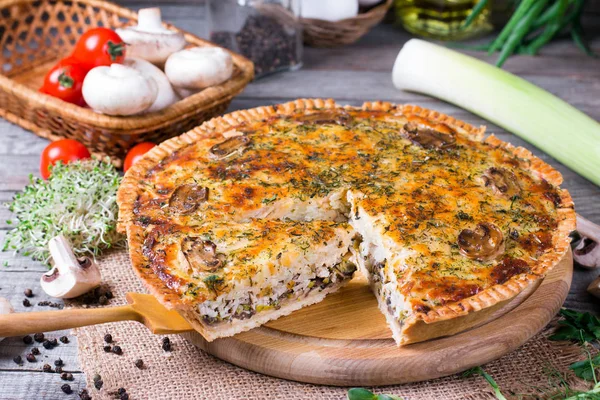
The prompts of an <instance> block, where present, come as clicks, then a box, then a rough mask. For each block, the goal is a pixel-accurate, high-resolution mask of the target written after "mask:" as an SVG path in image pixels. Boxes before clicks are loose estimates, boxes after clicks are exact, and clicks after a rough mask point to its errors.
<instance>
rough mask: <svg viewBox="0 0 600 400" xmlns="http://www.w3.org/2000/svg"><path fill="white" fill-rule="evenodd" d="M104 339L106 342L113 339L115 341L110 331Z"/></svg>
mask: <svg viewBox="0 0 600 400" xmlns="http://www.w3.org/2000/svg"><path fill="white" fill-rule="evenodd" d="M104 341H105V342H106V343H112V341H113V338H112V335H111V334H110V333H107V334H106V335H104Z"/></svg>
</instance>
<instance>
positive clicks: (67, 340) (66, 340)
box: [58, 336, 69, 344]
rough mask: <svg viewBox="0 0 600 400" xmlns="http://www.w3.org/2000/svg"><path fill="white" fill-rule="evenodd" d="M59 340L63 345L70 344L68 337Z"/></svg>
mask: <svg viewBox="0 0 600 400" xmlns="http://www.w3.org/2000/svg"><path fill="white" fill-rule="evenodd" d="M58 340H60V342H61V343H65V344H66V343H69V338H68V337H66V336H61V337H60V339H58Z"/></svg>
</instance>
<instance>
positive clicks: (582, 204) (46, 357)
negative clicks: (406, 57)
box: [0, 0, 600, 400]
mask: <svg viewBox="0 0 600 400" xmlns="http://www.w3.org/2000/svg"><path fill="white" fill-rule="evenodd" d="M126 5H127V6H131V5H130V4H126ZM143 5H144V4H140V3H138V2H136V3H135V4H134V5H133V8H139V7H140V6H143ZM162 9H163V16H164V18H165V20H168V21H170V22H172V23H173V24H174V25H176V26H178V27H180V28H182V29H185V30H189V31H192V32H198V33H202V31H203V27H202V24H201V19H202V16H203V10H202V9H201V7H200V6H198V5H196V4H195V3H194V2H193V1H192V0H190V1H189V3H187V2H186V1H184V2H180V3H178V4H176V5H175V4H172V3H167V2H165V6H164V7H162ZM587 18H588V19H589V20H590V21H591V22H590V23H589V24H588V26H589V29H588V30H589V37H590V38H592V39H593V40H592V43H591V44H592V48H593V49H594V50H595V51H596V52H600V9H598V11H596V13H594V11H592V12H591V13H590V15H589V16H588V17H587ZM0 25H1V22H0ZM409 38H410V36H409V35H408V34H407V33H405V32H403V31H401V30H399V29H397V28H394V27H392V26H390V25H382V26H379V27H377V28H375V29H374V30H373V31H371V32H370V33H369V34H368V35H367V36H365V37H364V38H363V39H361V40H360V41H359V42H357V43H356V44H353V45H350V46H346V47H342V48H337V49H335V50H330V49H312V48H306V49H305V55H304V67H303V69H301V70H299V71H295V72H283V73H280V74H276V75H272V76H268V77H265V78H263V79H261V80H259V81H256V82H254V83H252V84H250V85H249V86H248V88H247V89H246V90H245V92H244V93H242V94H241V95H240V96H238V97H236V98H235V99H234V100H233V102H232V103H231V106H230V108H229V110H230V111H231V110H236V109H245V108H251V107H256V106H259V105H266V104H274V103H282V102H285V101H288V100H292V99H296V98H305V97H320V98H329V97H331V98H334V99H336V100H337V101H338V102H339V103H342V104H344V103H348V104H355V105H358V104H362V102H363V101H368V100H375V99H377V100H385V101H391V102H394V103H412V104H418V105H422V106H425V107H428V108H431V109H434V110H437V111H440V112H443V113H446V114H448V115H451V116H454V117H457V118H460V119H462V120H465V121H467V122H469V123H471V124H473V125H476V126H477V125H487V126H488V132H493V133H494V134H496V135H497V136H498V137H499V138H500V139H502V140H504V141H507V142H510V143H512V144H514V145H521V146H524V147H526V148H528V149H530V150H532V151H533V153H534V154H535V155H537V156H539V157H541V158H542V159H544V160H545V161H546V162H548V163H550V164H551V165H552V166H553V167H555V168H556V169H558V170H559V171H560V172H561V173H562V174H563V176H564V184H563V187H565V188H566V189H568V190H569V192H570V193H571V195H572V196H573V199H574V201H575V205H576V210H577V212H578V213H580V214H581V215H583V216H584V217H586V218H587V219H589V220H591V221H593V222H595V223H600V208H599V207H598V206H597V199H598V198H600V187H598V186H595V185H593V184H592V183H590V182H588V181H587V180H585V179H584V178H582V177H580V176H578V175H576V174H575V173H574V172H572V171H570V170H569V169H567V168H566V167H564V166H562V165H561V164H559V163H557V162H556V161H554V160H552V159H551V158H550V157H548V156H546V155H545V154H543V153H541V152H540V151H538V150H537V149H535V148H533V147H532V146H531V145H529V144H527V143H525V142H524V141H523V140H521V139H519V138H517V137H515V136H513V135H511V134H509V133H507V132H505V131H503V130H502V129H500V128H498V127H496V126H494V125H493V124H491V123H488V122H487V121H484V120H482V119H480V118H478V117H476V116H474V115H472V114H470V113H468V112H466V111H464V110H461V109H458V108H456V107H454V106H451V105H448V104H445V103H443V102H440V101H438V100H435V99H431V98H427V97H424V96H420V95H417V94H412V93H405V92H400V91H398V90H396V89H394V88H393V85H392V83H391V68H392V65H393V62H394V59H395V57H396V55H397V53H398V51H399V49H400V47H401V46H402V44H403V43H404V42H405V41H406V40H408V39H409ZM471 54H474V55H476V56H478V57H482V58H486V59H487V60H489V61H491V60H492V59H493V58H494V57H486V56H484V55H483V54H482V53H471ZM440 68H443V66H440ZM505 69H507V70H508V71H511V72H513V73H516V74H518V75H520V76H522V77H524V78H526V79H528V80H530V81H531V82H533V83H535V84H537V85H539V86H541V87H543V88H545V89H547V90H549V91H550V92H552V93H554V94H556V95H558V96H559V97H561V98H563V99H564V100H566V101H567V102H569V103H570V104H572V105H574V106H575V107H577V108H579V109H581V110H582V111H584V112H586V113H587V114H588V115H590V116H591V117H592V118H594V119H596V120H600V102H599V100H598V99H600V61H598V59H594V58H590V57H587V56H585V55H584V54H582V53H581V52H580V51H579V50H578V49H577V48H576V47H575V46H573V45H572V43H571V42H570V41H569V40H565V41H559V42H557V43H553V44H551V45H549V46H548V47H547V48H545V50H544V51H543V55H542V56H539V57H529V56H515V57H512V58H511V59H509V60H508V61H507V63H506V65H505ZM0 134H1V135H2V137H3V140H2V141H0V201H1V202H3V203H5V202H8V201H10V199H11V198H12V196H13V195H14V193H15V192H17V191H19V190H21V189H22V188H23V187H24V186H25V185H26V184H27V183H28V175H29V174H34V175H35V174H38V170H39V165H38V163H39V154H40V152H41V150H42V149H43V148H44V147H45V146H46V145H47V141H46V140H44V139H41V138H38V137H36V136H35V135H33V134H31V133H29V132H27V131H25V130H23V129H21V128H19V127H17V126H15V125H12V124H11V123H9V122H7V121H6V120H0ZM10 218H11V215H10V212H9V211H8V210H7V209H6V208H0V240H1V241H3V240H4V237H5V235H6V231H7V230H8V229H10V228H11V226H10V225H9V224H8V223H7V222H6V221H7V220H10ZM45 271H46V267H45V266H43V265H41V264H40V263H38V262H33V261H31V259H30V258H28V257H23V256H14V255H13V254H12V253H9V252H5V253H0V297H6V298H8V299H9V300H10V302H11V303H12V305H13V307H14V308H15V311H16V312H27V311H33V310H35V311H44V310H50V309H55V308H62V307H63V304H62V302H61V301H57V300H56V299H52V298H49V297H47V296H46V295H45V293H44V292H43V291H42V290H41V288H40V286H39V277H40V275H41V274H42V273H43V272H45ZM597 275H598V272H597V271H588V270H584V269H581V268H578V267H577V266H576V267H575V271H574V277H573V284H572V287H571V292H570V294H569V297H568V299H567V301H566V304H565V306H566V307H569V308H573V309H576V310H581V311H592V312H594V313H595V314H599V313H600V300H597V299H594V298H593V297H591V296H590V295H589V294H588V293H587V292H586V287H587V285H588V284H589V283H590V282H591V281H592V280H593V279H594V278H596V277H597ZM110 297H111V293H110V292H106V291H103V292H97V293H93V294H91V295H90V298H89V301H90V302H92V303H93V302H97V303H100V304H105V303H108V304H110ZM99 340H101V341H103V342H104V347H105V351H111V352H114V353H115V354H119V352H122V351H124V350H126V349H121V348H120V346H119V344H118V343H114V341H113V338H112V337H111V336H110V332H107V335H106V336H105V337H103V338H99ZM160 344H161V345H162V347H163V349H169V350H170V349H171V344H170V342H169V341H168V340H163V341H162V342H161V343H160ZM131 368H132V369H135V368H140V369H141V368H144V360H141V359H139V360H136V362H135V363H134V364H132V365H131ZM57 372H58V373H57ZM93 381H94V385H95V386H102V377H94V379H93ZM84 389H87V390H88V391H89V393H90V395H91V396H92V397H94V396H93V395H94V390H95V389H94V388H90V387H88V388H86V383H85V377H84V376H83V373H82V372H81V371H80V369H79V366H78V361H77V339H76V338H75V337H73V336H71V335H70V333H69V332H68V331H59V332H45V333H44V335H43V336H42V335H36V336H33V335H31V336H26V337H24V338H21V337H14V338H7V339H5V340H4V341H2V342H0V400H3V399H30V398H31V399H34V398H35V399H60V398H77V397H78V395H79V394H80V393H81V392H82V390H84ZM123 389H125V392H122V393H116V396H121V398H125V397H126V396H124V395H123V393H126V389H127V388H123ZM71 392H72V394H70V395H69V393H71ZM82 398H85V397H82ZM165 398H166V397H165Z"/></svg>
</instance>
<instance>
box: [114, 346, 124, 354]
mask: <svg viewBox="0 0 600 400" xmlns="http://www.w3.org/2000/svg"><path fill="white" fill-rule="evenodd" d="M112 351H113V353H115V354H118V355H121V354H123V349H121V346H114V347H113V349H112Z"/></svg>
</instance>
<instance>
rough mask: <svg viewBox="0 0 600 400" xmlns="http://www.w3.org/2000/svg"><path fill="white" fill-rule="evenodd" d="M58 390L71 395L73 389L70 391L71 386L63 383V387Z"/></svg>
mask: <svg viewBox="0 0 600 400" xmlns="http://www.w3.org/2000/svg"><path fill="white" fill-rule="evenodd" d="M60 390H62V391H63V392H65V393H66V394H71V393H73V389H71V385H69V384H68V383H65V384H64V385H62V386H61V387H60Z"/></svg>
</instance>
